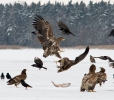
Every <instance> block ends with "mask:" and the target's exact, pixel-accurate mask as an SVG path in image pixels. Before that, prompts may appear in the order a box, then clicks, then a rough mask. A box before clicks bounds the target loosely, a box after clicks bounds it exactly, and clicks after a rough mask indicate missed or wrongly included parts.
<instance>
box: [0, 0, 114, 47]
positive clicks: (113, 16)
mask: <svg viewBox="0 0 114 100" xmlns="http://www.w3.org/2000/svg"><path fill="white" fill-rule="evenodd" d="M36 14H38V15H41V16H42V17H43V18H44V19H46V20H47V21H48V22H49V23H50V24H51V26H52V30H53V33H54V35H55V36H56V37H60V36H62V37H64V38H65V41H63V42H61V47H74V46H79V45H83V46H85V45H109V44H114V37H108V35H109V33H110V31H111V30H112V29H114V4H111V3H110V1H109V2H104V1H103V0H102V1H101V2H98V3H93V2H92V1H90V2H89V4H88V5H86V4H85V3H84V2H83V1H81V2H80V3H78V2H76V3H72V1H69V3H68V4H67V5H64V4H63V3H59V2H55V4H51V3H50V2H48V3H47V4H43V5H41V2H38V3H31V5H27V3H26V2H25V3H23V4H21V3H14V4H5V5H3V4H0V45H19V46H26V47H32V48H40V47H41V44H40V43H39V42H38V40H37V37H36V36H34V34H32V33H31V32H32V31H33V30H34V28H33V25H32V22H33V18H34V16H35V15H36ZM59 20H60V21H62V22H64V23H65V24H66V25H67V26H68V27H69V29H70V31H71V32H72V33H73V34H75V36H73V35H65V34H61V31H60V30H59V27H58V25H57V23H58V21H59Z"/></svg>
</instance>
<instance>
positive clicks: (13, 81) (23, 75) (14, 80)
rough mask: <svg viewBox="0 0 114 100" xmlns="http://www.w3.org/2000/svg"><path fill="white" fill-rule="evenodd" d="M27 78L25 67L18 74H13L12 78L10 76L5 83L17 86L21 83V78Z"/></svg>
mask: <svg viewBox="0 0 114 100" xmlns="http://www.w3.org/2000/svg"><path fill="white" fill-rule="evenodd" d="M26 78H27V75H26V69H23V70H22V72H21V74H20V75H17V76H15V77H14V78H11V79H10V80H9V81H8V82H7V83H8V84H7V85H13V84H15V86H16V87H17V85H19V84H20V83H21V80H25V79H26Z"/></svg>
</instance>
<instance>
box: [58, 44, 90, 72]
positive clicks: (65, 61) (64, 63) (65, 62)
mask: <svg viewBox="0 0 114 100" xmlns="http://www.w3.org/2000/svg"><path fill="white" fill-rule="evenodd" d="M88 52H89V46H87V47H86V49H85V51H84V52H83V53H82V54H81V55H79V56H78V57H76V58H75V60H70V59H69V58H67V57H64V58H62V59H61V60H59V61H56V62H59V63H60V66H57V68H59V70H58V72H63V71H65V70H68V69H69V68H70V67H71V66H73V65H75V64H77V63H79V62H80V61H82V60H83V59H84V58H85V57H86V56H87V54H88Z"/></svg>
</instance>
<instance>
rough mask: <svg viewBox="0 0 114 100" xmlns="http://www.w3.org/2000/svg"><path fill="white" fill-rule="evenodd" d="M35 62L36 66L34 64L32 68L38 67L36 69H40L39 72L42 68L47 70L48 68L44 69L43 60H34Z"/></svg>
mask: <svg viewBox="0 0 114 100" xmlns="http://www.w3.org/2000/svg"><path fill="white" fill-rule="evenodd" d="M34 62H35V64H32V65H31V66H33V67H36V68H39V70H40V69H41V68H44V69H46V70H47V68H46V67H43V62H42V60H41V59H40V58H38V57H37V58H36V57H35V58H34Z"/></svg>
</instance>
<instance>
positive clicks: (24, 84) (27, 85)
mask: <svg viewBox="0 0 114 100" xmlns="http://www.w3.org/2000/svg"><path fill="white" fill-rule="evenodd" d="M21 85H22V86H24V87H25V89H27V87H30V88H32V86H30V85H29V84H27V83H26V82H25V81H24V80H21Z"/></svg>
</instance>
